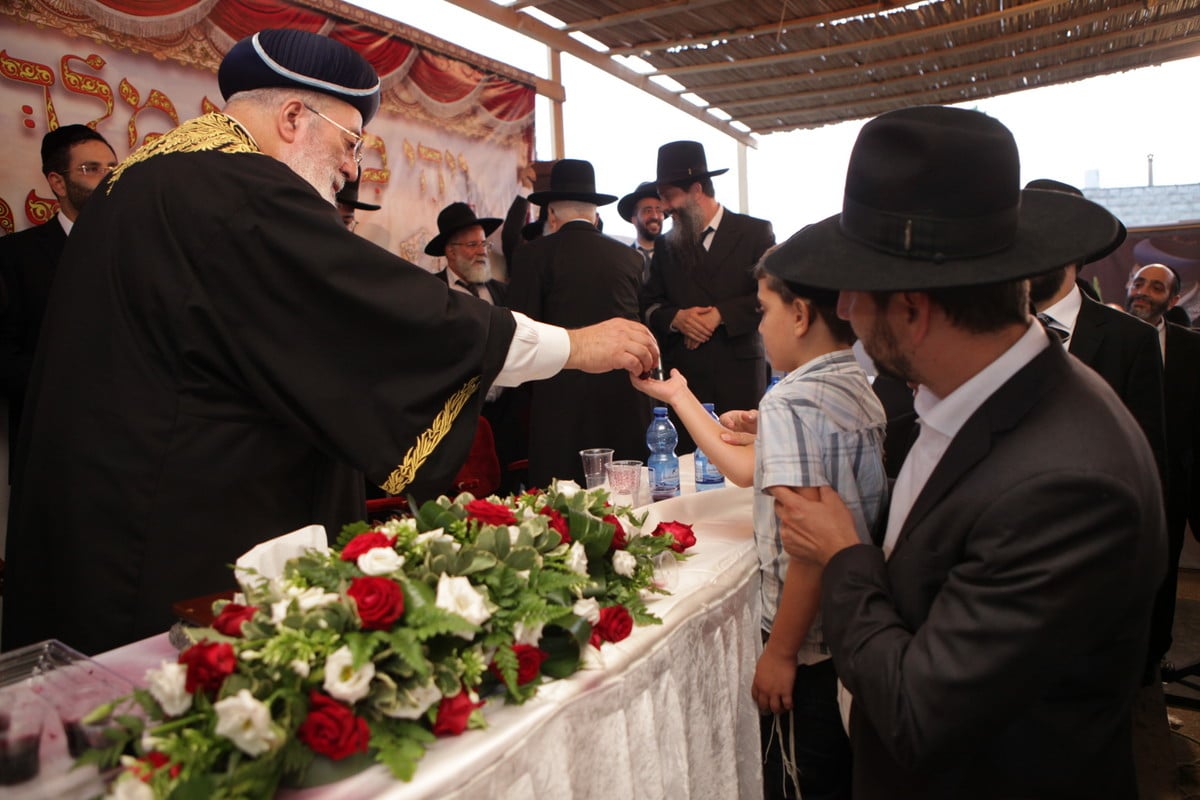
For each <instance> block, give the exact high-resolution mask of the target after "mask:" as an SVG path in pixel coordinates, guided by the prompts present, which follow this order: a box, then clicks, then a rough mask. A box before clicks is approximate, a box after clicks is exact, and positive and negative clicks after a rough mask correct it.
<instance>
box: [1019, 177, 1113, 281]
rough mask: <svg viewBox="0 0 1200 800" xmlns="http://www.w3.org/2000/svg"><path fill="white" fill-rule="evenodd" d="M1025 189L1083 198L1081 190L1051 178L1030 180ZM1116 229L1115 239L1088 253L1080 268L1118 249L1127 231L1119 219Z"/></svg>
mask: <svg viewBox="0 0 1200 800" xmlns="http://www.w3.org/2000/svg"><path fill="white" fill-rule="evenodd" d="M1025 188H1026V189H1041V190H1043V191H1047V192H1066V193H1067V194H1073V195H1075V196H1076V197H1083V192H1082V191H1081V190H1079V189H1077V188H1076V187H1074V186H1072V185H1071V184H1069V183H1063V182H1062V181H1056V180H1054V179H1053V178H1037V179H1035V180H1032V181H1030V182H1029V183H1027V184H1025ZM1114 219H1115V217H1114ZM1117 227H1118V228H1119V230H1118V231H1117V238H1115V239H1113V240H1112V241H1111V242H1109V243H1108V244H1107V245H1105V246H1104V247H1102V248H1101V249H1100V250H1098V251H1096V252H1095V253H1089V254H1088V255H1086V256H1084V257H1083V259H1082V260H1081V261H1080V262H1079V263H1080V266H1082V265H1084V264H1091V263H1092V262H1093V261H1099V260H1100V259H1102V258H1104V257H1105V256H1106V255H1108V254H1109V253H1111V252H1113V251H1114V250H1116V249H1117V248H1118V247H1120V246H1121V243H1122V242H1124V241H1125V237H1126V236H1127V235H1128V231H1126V230H1125V224H1124V223H1123V222H1121V220H1119V219H1118V220H1117Z"/></svg>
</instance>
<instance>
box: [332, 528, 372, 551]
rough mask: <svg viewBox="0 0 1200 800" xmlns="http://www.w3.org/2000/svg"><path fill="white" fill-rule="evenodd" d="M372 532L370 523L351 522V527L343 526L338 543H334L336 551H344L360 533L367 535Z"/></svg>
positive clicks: (338, 536)
mask: <svg viewBox="0 0 1200 800" xmlns="http://www.w3.org/2000/svg"><path fill="white" fill-rule="evenodd" d="M369 530H371V525H370V523H368V522H365V521H363V522H351V523H350V524H349V525H343V526H342V530H341V531H340V532H339V533H338V535H337V541H335V542H334V543H333V547H334V549H336V550H341V549H343V548H344V547H345V546H346V545H348V544H349V543H350V540H351V539H353V538H354V537H355V536H358V535H359V534H360V533H366V532H367V531H369Z"/></svg>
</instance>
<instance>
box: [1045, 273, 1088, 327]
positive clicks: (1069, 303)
mask: <svg viewBox="0 0 1200 800" xmlns="http://www.w3.org/2000/svg"><path fill="white" fill-rule="evenodd" d="M1082 307H1083V292H1081V291H1079V286H1078V284H1073V285H1072V286H1071V291H1069V292H1067V296H1066V297H1064V298H1063V299H1062V300H1059V301H1058V302H1057V303H1055V304H1054V305H1052V306H1050V307H1049V308H1045V309H1042V312H1041V313H1043V314H1045V315H1046V316H1047V317H1050V318H1051V319H1052V320H1054V321H1055V322H1057V323H1058V324H1059V327H1061V328H1065V329H1066V330H1068V331H1071V332H1072V333H1074V332H1075V321H1076V320H1077V319H1079V309H1080V308H1082Z"/></svg>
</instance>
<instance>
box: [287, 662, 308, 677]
mask: <svg viewBox="0 0 1200 800" xmlns="http://www.w3.org/2000/svg"><path fill="white" fill-rule="evenodd" d="M288 667H289V668H290V669H291V670H292V672H294V673H296V674H297V675H299V676H300V677H301V678H307V677H308V673H309V672H311V671H312V670H311V668H310V667H309V666H308V662H307V661H305V660H304V659H302V658H297V659H294V660H293V661H292V662H291V663H290V664H288Z"/></svg>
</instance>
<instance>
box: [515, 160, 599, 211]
mask: <svg viewBox="0 0 1200 800" xmlns="http://www.w3.org/2000/svg"><path fill="white" fill-rule="evenodd" d="M616 199H617V196H616V195H615V194H600V193H599V192H597V191H596V171H595V169H593V168H592V163H591V162H590V161H584V160H583V159H579V158H563V159H560V160H558V161H556V162H554V166H553V167H551V168H550V188H549V189H548V190H546V191H544V192H534V193H533V194H531V195H529V202H531V203H534V204H535V205H539V206H544V205H546V204H547V203H553V202H554V201H555V200H577V201H579V202H581V203H591V204H593V205H597V206H606V205H608V204H609V203H611V202H613V201H614V200H616Z"/></svg>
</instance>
